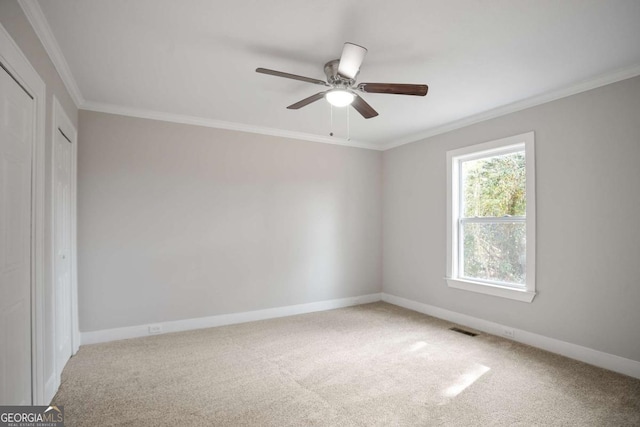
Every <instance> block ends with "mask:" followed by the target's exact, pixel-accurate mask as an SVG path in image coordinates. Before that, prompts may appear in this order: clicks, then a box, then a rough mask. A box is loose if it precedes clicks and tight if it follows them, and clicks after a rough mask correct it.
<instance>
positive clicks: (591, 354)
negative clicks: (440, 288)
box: [382, 293, 640, 379]
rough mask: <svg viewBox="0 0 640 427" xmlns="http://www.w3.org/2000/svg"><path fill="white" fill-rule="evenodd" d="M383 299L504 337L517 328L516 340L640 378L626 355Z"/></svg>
mask: <svg viewBox="0 0 640 427" xmlns="http://www.w3.org/2000/svg"><path fill="white" fill-rule="evenodd" d="M382 301H385V302H388V303H390V304H393V305H397V306H400V307H404V308H408V309H409V310H413V311H417V312H420V313H424V314H428V315H429V316H433V317H437V318H439V319H444V320H448V321H450V322H453V323H457V324H459V325H463V326H467V327H469V328H473V329H477V330H479V331H483V332H487V333H489V334H492V335H497V336H500V337H504V335H503V331H504V329H505V328H507V329H512V330H513V331H514V337H513V338H509V339H512V340H514V341H518V342H521V343H523V344H527V345H530V346H533V347H537V348H541V349H543V350H547V351H550V352H552V353H556V354H560V355H562V356H566V357H569V358H571V359H575V360H579V361H581V362H585V363H588V364H590V365H594V366H598V367H600V368H605V369H609V370H611V371H615V372H619V373H621V374H625V375H629V376H630V377H634V378H639V379H640V362H638V361H636V360H631V359H626V358H624V357H620V356H616V355H613V354H609V353H604V352H602V351H598V350H594V349H592V348H588V347H583V346H580V345H577V344H572V343H568V342H565V341H560V340H557V339H555V338H549V337H545V336H543V335H538V334H534V333H532V332H527V331H523V330H521V329H514V328H511V327H510V326H505V325H501V324H499V323H494V322H489V321H488V320H482V319H478V318H476V317H472V316H468V315H466V314H461V313H457V312H455V311H449V310H445V309H443V308H439V307H435V306H432V305H428V304H423V303H421V302H417V301H412V300H409V299H406V298H401V297H397V296H395V295H390V294H386V293H382Z"/></svg>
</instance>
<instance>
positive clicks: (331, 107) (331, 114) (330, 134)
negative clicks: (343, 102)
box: [329, 104, 333, 136]
mask: <svg viewBox="0 0 640 427" xmlns="http://www.w3.org/2000/svg"><path fill="white" fill-rule="evenodd" d="M329 111H330V113H329V115H330V116H331V129H330V132H329V136H333V105H331V104H329Z"/></svg>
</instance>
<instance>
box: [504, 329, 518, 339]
mask: <svg viewBox="0 0 640 427" xmlns="http://www.w3.org/2000/svg"><path fill="white" fill-rule="evenodd" d="M502 335H503V336H505V337H507V338H511V339H513V338H515V336H516V333H515V331H514V330H513V329H511V328H502Z"/></svg>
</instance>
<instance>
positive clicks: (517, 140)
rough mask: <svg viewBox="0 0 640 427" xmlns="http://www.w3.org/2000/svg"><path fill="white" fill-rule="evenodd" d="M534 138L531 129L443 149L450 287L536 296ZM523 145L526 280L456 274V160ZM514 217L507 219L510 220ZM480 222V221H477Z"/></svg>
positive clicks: (518, 297)
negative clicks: (515, 283)
mask: <svg viewBox="0 0 640 427" xmlns="http://www.w3.org/2000/svg"><path fill="white" fill-rule="evenodd" d="M534 145H535V137H534V133H533V132H528V133H524V134H521V135H515V136H510V137H507V138H502V139H498V140H495V141H489V142H485V143H482V144H475V145H472V146H469V147H463V148H459V149H457V150H451V151H447V277H446V282H447V285H448V286H449V287H450V288H455V289H463V290H466V291H471V292H478V293H482V294H487V295H493V296H497V297H503V298H508V299H513V300H516V301H522V302H528V303H530V302H532V301H533V298H534V297H535V296H536V275H535V274H536V216H535V215H536V192H535V150H534ZM522 148H524V152H525V159H526V166H525V177H526V180H527V182H526V186H525V188H526V194H527V205H526V219H524V218H522V217H517V218H515V219H516V220H524V221H525V223H526V228H527V229H526V238H527V252H526V283H525V284H524V286H522V287H520V286H513V285H508V284H501V283H498V282H490V281H481V280H476V279H468V278H462V277H460V276H459V274H458V273H459V272H458V266H459V253H460V241H459V227H460V222H461V220H460V218H459V214H460V204H461V194H460V180H461V175H460V163H461V161H469V160H474V159H480V158H483V157H488V156H496V155H500V154H508V153H513V152H515V151H520V150H522ZM513 220H514V218H513V217H512V218H509V221H513ZM480 221H481V220H480Z"/></svg>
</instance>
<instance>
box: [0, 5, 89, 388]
mask: <svg viewBox="0 0 640 427" xmlns="http://www.w3.org/2000/svg"><path fill="white" fill-rule="evenodd" d="M0 24H2V26H3V27H4V28H5V30H7V32H8V33H9V35H10V36H11V38H13V40H14V41H15V42H16V44H17V45H18V47H19V48H20V50H21V51H22V53H24V55H25V56H26V58H27V59H28V60H29V62H30V63H31V65H32V66H33V68H34V69H35V70H36V72H37V73H38V74H39V75H40V77H41V78H42V80H43V81H44V83H45V85H46V87H47V100H46V105H47V107H46V108H47V111H46V115H47V117H46V125H45V126H46V127H45V218H51V215H52V211H51V173H52V168H51V152H52V151H51V147H52V146H53V142H52V138H53V135H52V126H53V125H52V123H53V122H52V120H53V119H52V111H53V110H52V109H53V107H52V106H53V96H54V95H55V96H56V98H58V100H59V101H60V104H61V105H62V108H63V109H64V110H65V112H66V113H67V116H68V117H69V118H70V119H71V121H72V122H73V124H74V126H76V127H77V123H78V109H77V108H76V106H75V104H74V103H73V101H72V99H71V97H70V96H69V93H68V92H67V90H66V88H65V86H64V83H63V82H62V79H61V78H60V76H59V75H58V72H57V71H56V69H55V67H54V65H53V63H52V62H51V59H50V58H49V56H48V54H47V52H46V51H45V50H44V47H43V46H42V44H41V43H40V40H39V39H38V36H37V35H36V33H35V32H34V31H33V28H32V27H31V24H30V23H29V21H28V20H27V17H26V16H25V15H24V12H23V11H22V8H21V7H20V5H19V4H18V2H17V1H14V0H0ZM3 72H4V71H3ZM51 238H52V223H51V221H50V220H45V266H44V268H45V277H44V286H45V295H44V297H45V301H44V307H45V313H44V325H45V330H44V340H45V348H44V363H45V366H44V378H45V381H49V380H50V379H51V377H52V376H53V375H54V374H55V369H54V363H55V360H54V350H55V349H54V341H53V340H54V338H55V336H54V330H53V327H54V317H53V303H54V300H53V280H52V268H53V267H52V263H51V260H52V258H51V257H52V246H51V245H52V241H51Z"/></svg>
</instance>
